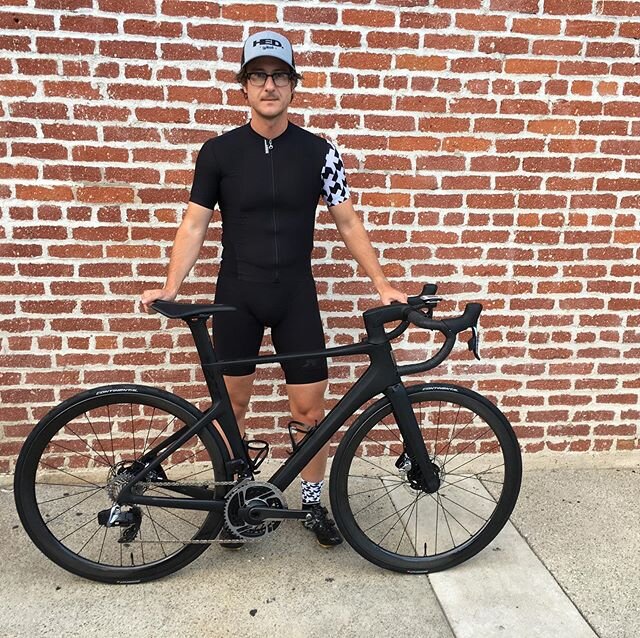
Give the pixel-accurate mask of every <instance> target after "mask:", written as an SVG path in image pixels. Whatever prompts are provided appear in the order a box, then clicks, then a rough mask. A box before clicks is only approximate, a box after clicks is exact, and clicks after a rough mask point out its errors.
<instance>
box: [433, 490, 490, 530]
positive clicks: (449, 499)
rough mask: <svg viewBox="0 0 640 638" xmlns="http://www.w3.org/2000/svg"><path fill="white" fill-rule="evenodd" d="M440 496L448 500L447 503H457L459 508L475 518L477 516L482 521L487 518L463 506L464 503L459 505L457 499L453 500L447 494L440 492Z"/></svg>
mask: <svg viewBox="0 0 640 638" xmlns="http://www.w3.org/2000/svg"><path fill="white" fill-rule="evenodd" d="M441 497H442V498H443V499H445V500H446V501H449V503H452V504H453V505H457V506H458V507H459V508H460V509H463V510H464V511H465V512H469V514H473V515H474V516H475V517H476V518H479V519H480V520H481V521H482V522H483V523H486V522H487V521H488V520H489V519H488V518H482V516H480V514H476V513H475V512H474V511H472V510H470V509H469V508H468V507H465V506H464V505H460V503H458V502H457V501H454V500H453V499H452V498H449V497H448V496H445V495H444V494H441Z"/></svg>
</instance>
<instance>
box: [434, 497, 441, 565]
mask: <svg viewBox="0 0 640 638" xmlns="http://www.w3.org/2000/svg"><path fill="white" fill-rule="evenodd" d="M432 498H433V496H432ZM433 500H434V501H435V502H436V546H435V553H436V554H437V553H438V519H439V518H440V508H439V507H438V505H440V498H439V497H437V498H434V499H433Z"/></svg>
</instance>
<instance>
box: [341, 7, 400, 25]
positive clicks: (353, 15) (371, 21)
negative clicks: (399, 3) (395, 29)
mask: <svg viewBox="0 0 640 638" xmlns="http://www.w3.org/2000/svg"><path fill="white" fill-rule="evenodd" d="M395 23H396V16H395V14H394V13H393V12H392V11H383V10H379V9H375V10H369V9H343V10H342V24H345V25H352V24H355V25H358V26H359V27H392V26H394V25H395Z"/></svg>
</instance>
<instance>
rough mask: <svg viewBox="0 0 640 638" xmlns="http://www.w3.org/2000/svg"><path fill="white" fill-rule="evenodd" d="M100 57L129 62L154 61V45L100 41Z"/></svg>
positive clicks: (126, 41)
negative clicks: (123, 59)
mask: <svg viewBox="0 0 640 638" xmlns="http://www.w3.org/2000/svg"><path fill="white" fill-rule="evenodd" d="M99 50H100V55H102V56H105V57H109V58H121V59H122V58H125V59H131V60H136V59H137V60H155V59H156V57H157V56H156V45H155V44H154V43H153V42H143V41H139V42H136V41H135V40H121V41H120V40H115V41H102V42H100V44H99Z"/></svg>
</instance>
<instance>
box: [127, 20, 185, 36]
mask: <svg viewBox="0 0 640 638" xmlns="http://www.w3.org/2000/svg"><path fill="white" fill-rule="evenodd" d="M123 27H124V32H125V33H132V34H134V35H142V36H146V37H155V38H179V37H180V36H181V35H182V25H181V24H180V23H179V22H167V21H162V22H161V21H158V20H156V21H151V20H125V21H124V24H123Z"/></svg>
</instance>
